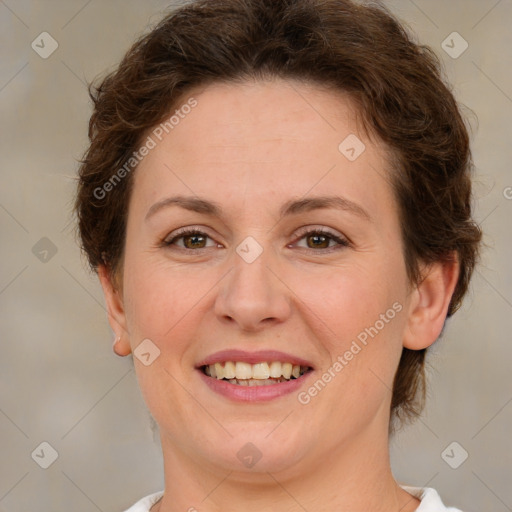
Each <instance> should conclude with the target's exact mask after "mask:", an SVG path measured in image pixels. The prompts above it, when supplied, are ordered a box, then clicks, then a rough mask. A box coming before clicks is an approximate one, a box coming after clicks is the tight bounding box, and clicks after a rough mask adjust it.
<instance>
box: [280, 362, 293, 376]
mask: <svg viewBox="0 0 512 512" xmlns="http://www.w3.org/2000/svg"><path fill="white" fill-rule="evenodd" d="M292 369H293V366H292V363H284V364H283V365H282V366H281V372H282V374H283V377H284V378H285V379H289V378H290V377H291V376H292Z"/></svg>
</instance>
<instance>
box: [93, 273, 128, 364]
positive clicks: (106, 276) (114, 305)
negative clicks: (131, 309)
mask: <svg viewBox="0 0 512 512" xmlns="http://www.w3.org/2000/svg"><path fill="white" fill-rule="evenodd" d="M98 277H99V279H100V283H101V287H102V288H103V294H104V296H105V303H106V306H107V314H108V322H109V324H110V327H111V328H112V330H113V331H114V333H115V335H116V341H115V342H114V345H113V349H114V352H115V353H116V354H118V355H120V356H127V355H128V354H130V353H131V347H130V341H129V337H128V331H127V329H126V315H125V311H124V304H123V299H122V296H121V293H120V292H119V290H118V289H117V287H116V286H115V285H114V283H113V276H112V275H111V273H110V272H109V270H108V268H107V267H106V266H105V265H99V266H98Z"/></svg>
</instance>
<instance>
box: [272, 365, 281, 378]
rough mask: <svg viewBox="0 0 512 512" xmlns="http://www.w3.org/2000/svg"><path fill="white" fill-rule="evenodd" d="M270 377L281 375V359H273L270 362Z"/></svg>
mask: <svg viewBox="0 0 512 512" xmlns="http://www.w3.org/2000/svg"><path fill="white" fill-rule="evenodd" d="M270 377H274V378H278V377H281V363H280V362H279V361H272V362H271V363H270Z"/></svg>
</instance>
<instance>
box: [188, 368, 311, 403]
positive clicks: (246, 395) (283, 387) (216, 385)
mask: <svg viewBox="0 0 512 512" xmlns="http://www.w3.org/2000/svg"><path fill="white" fill-rule="evenodd" d="M197 371H198V372H199V374H200V376H201V378H202V379H203V381H204V382H205V384H206V385H208V386H209V387H210V389H212V390H213V391H215V392H216V393H218V394H219V395H223V396H225V397H227V398H230V399H231V400H235V401H238V402H265V401H268V400H273V399H275V398H279V397H281V396H285V395H289V394H290V393H293V392H294V391H297V390H298V389H299V388H300V387H302V386H303V385H304V383H305V382H306V381H307V380H308V378H309V376H310V375H311V374H312V373H313V371H309V372H307V373H305V374H304V375H302V376H301V377H299V378H298V379H293V380H289V381H287V382H278V383H277V384H268V385H265V386H242V385H240V384H231V382H228V381H226V380H221V379H216V378H213V377H208V375H206V374H204V373H203V372H202V370H200V369H199V370H197Z"/></svg>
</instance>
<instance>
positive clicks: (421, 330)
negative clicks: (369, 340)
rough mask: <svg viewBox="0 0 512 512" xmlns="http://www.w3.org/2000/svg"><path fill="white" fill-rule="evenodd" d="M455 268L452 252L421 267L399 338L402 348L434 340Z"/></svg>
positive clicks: (441, 323)
mask: <svg viewBox="0 0 512 512" xmlns="http://www.w3.org/2000/svg"><path fill="white" fill-rule="evenodd" d="M459 271H460V270H459V263H458V260H457V257H456V256H455V255H454V256H453V258H452V259H450V260H447V261H438V262H435V263H433V264H431V265H429V266H428V267H426V268H425V269H424V271H423V280H422V281H421V282H420V283H419V284H418V286H417V287H416V288H415V289H414V291H413V292H412V297H411V302H410V309H409V318H408V320H407V326H406V330H405V334H404V340H403V345H404V347H405V348H408V349H411V350H421V349H424V348H427V347H429V346H430V345H432V343H434V342H435V341H436V340H437V338H438V337H439V335H440V334H441V331H442V330H443V326H444V323H445V320H446V315H447V313H448V307H449V305H450V301H451V298H452V295H453V292H454V290H455V286H456V285H457V281H458V278H459Z"/></svg>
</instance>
